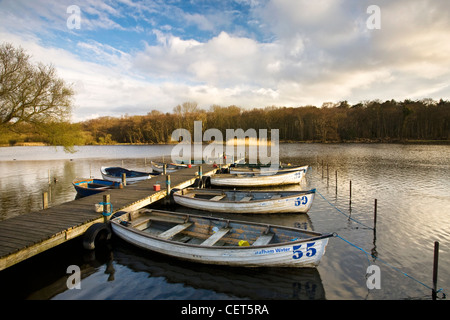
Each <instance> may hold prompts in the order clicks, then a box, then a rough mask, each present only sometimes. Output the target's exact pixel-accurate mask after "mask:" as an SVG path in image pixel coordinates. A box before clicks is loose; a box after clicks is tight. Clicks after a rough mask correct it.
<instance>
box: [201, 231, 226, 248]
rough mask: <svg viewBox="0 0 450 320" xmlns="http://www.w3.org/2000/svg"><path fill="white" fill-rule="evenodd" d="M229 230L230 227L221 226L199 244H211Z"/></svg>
mask: <svg viewBox="0 0 450 320" xmlns="http://www.w3.org/2000/svg"><path fill="white" fill-rule="evenodd" d="M230 230H231V229H230V228H222V229H220V230H219V231H217V232H216V233H214V234H213V235H211V236H210V237H209V238H208V239H206V240H205V241H203V242H202V243H201V244H200V245H202V246H213V245H214V244H215V243H216V242H217V241H219V240H220V239H221V238H223V236H225V235H226V234H227V233H228V232H229V231H230Z"/></svg>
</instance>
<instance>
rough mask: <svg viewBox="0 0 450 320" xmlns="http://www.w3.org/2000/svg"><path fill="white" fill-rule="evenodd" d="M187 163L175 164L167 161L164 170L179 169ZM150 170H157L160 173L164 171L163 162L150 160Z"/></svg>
mask: <svg viewBox="0 0 450 320" xmlns="http://www.w3.org/2000/svg"><path fill="white" fill-rule="evenodd" d="M187 167H188V165H186V164H175V163H167V164H166V172H168V173H170V172H175V171H177V170H179V169H184V168H187ZM152 170H153V172H159V173H162V172H163V171H164V163H158V162H154V161H152Z"/></svg>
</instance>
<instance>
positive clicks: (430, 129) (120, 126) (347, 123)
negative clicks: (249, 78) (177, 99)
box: [0, 99, 450, 145]
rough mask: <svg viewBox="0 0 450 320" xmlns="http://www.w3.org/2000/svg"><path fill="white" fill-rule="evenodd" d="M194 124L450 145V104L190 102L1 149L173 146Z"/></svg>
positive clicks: (30, 137) (17, 139) (0, 139)
mask: <svg viewBox="0 0 450 320" xmlns="http://www.w3.org/2000/svg"><path fill="white" fill-rule="evenodd" d="M194 121H202V124H203V131H205V130H207V129H211V128H215V129H219V130H220V131H221V132H222V134H223V137H225V136H226V129H238V128H240V129H243V130H244V131H246V130H247V129H250V128H253V129H256V130H258V129H268V130H270V129H279V139H280V141H281V142H283V141H284V142H358V141H359V142H408V141H413V142H414V141H423V142H429V141H436V142H437V141H441V142H444V141H447V142H448V141H449V140H450V102H449V101H446V100H442V99H441V100H439V101H434V100H432V99H423V100H408V99H407V100H404V101H395V100H387V101H384V102H382V101H379V100H373V101H365V102H360V103H358V104H354V105H350V104H349V103H348V102H347V101H340V102H338V103H324V104H323V105H322V106H321V107H316V106H302V107H276V106H270V107H265V108H253V109H244V108H241V107H238V106H235V105H232V106H227V107H223V106H219V105H212V106H210V107H209V109H208V110H205V109H201V108H199V107H198V105H197V103H195V102H185V103H183V104H180V105H177V106H176V107H174V108H173V110H172V111H171V112H167V113H163V112H159V111H156V110H151V111H149V112H148V114H146V115H136V116H129V115H123V116H121V117H118V118H116V117H100V118H96V119H92V120H87V121H84V122H79V123H68V122H67V123H65V124H59V125H58V127H56V128H52V130H49V131H47V133H46V132H34V131H33V129H32V127H31V126H28V125H27V124H26V123H23V124H21V125H22V126H21V127H20V128H18V129H19V130H15V132H6V131H5V132H0V145H18V144H33V143H45V144H53V145H55V144H56V145H58V139H63V138H64V139H66V141H67V140H69V141H70V142H71V143H72V144H73V145H96V144H122V143H127V144H159V143H161V144H162V143H171V135H172V132H173V131H174V130H175V129H178V128H184V129H187V130H189V131H190V132H191V135H193V128H194ZM49 132H51V134H49ZM257 132H258V131H257ZM172 143H173V142H172Z"/></svg>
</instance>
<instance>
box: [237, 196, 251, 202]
mask: <svg viewBox="0 0 450 320" xmlns="http://www.w3.org/2000/svg"><path fill="white" fill-rule="evenodd" d="M252 199H253V196H250V197H243V198H242V199H241V200H240V201H242V202H247V201H250V200H252Z"/></svg>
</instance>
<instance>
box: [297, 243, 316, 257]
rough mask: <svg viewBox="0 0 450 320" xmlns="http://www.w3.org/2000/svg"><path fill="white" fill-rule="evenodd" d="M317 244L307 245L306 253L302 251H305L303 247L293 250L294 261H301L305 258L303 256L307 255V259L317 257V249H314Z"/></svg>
mask: <svg viewBox="0 0 450 320" xmlns="http://www.w3.org/2000/svg"><path fill="white" fill-rule="evenodd" d="M315 244H316V243H315V242H310V243H307V244H306V249H305V252H303V251H302V249H304V248H302V245H298V246H294V247H293V248H292V251H293V253H294V254H293V256H292V259H296V260H297V259H300V258H301V257H303V254H306V256H307V257H313V256H315V255H316V253H317V250H316V248H313V246H314V245H315Z"/></svg>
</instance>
